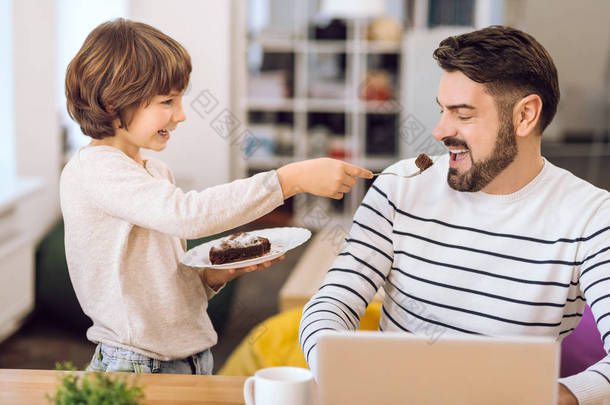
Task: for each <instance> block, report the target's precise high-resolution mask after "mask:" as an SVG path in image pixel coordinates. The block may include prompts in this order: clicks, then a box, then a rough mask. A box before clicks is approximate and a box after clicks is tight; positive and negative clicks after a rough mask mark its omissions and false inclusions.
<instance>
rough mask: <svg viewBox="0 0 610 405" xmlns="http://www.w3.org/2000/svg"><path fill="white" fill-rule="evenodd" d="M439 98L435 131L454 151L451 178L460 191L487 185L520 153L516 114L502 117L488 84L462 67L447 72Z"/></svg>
mask: <svg viewBox="0 0 610 405" xmlns="http://www.w3.org/2000/svg"><path fill="white" fill-rule="evenodd" d="M437 102H438V104H439V106H440V107H441V119H440V121H439V122H438V124H437V126H436V128H435V129H434V132H433V135H434V138H436V139H437V140H438V141H441V142H444V143H445V146H447V148H448V149H449V152H450V157H449V173H448V175H447V182H448V183H449V185H450V186H451V187H452V188H454V189H455V190H458V191H479V190H482V189H484V188H485V186H487V185H488V184H489V183H491V182H492V181H493V180H494V179H495V178H496V176H497V175H498V174H500V172H502V171H503V170H504V169H505V168H506V167H508V165H510V163H511V162H512V161H513V160H514V158H515V156H516V155H517V144H516V136H515V132H514V127H513V125H512V116H509V117H504V118H503V119H501V118H500V114H499V113H498V108H497V106H496V102H495V101H494V98H493V97H492V96H491V95H490V94H488V93H487V92H486V91H485V86H484V85H483V84H481V83H477V82H475V81H473V80H471V79H469V78H468V77H467V76H466V75H464V74H463V73H462V72H460V71H454V72H443V74H442V76H441V80H440V83H439V87H438V96H437Z"/></svg>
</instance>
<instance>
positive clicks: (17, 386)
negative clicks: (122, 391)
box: [0, 369, 246, 405]
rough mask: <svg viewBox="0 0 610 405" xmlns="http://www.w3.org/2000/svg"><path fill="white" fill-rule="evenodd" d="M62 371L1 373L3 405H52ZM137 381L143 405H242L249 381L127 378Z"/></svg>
mask: <svg viewBox="0 0 610 405" xmlns="http://www.w3.org/2000/svg"><path fill="white" fill-rule="evenodd" d="M60 373H62V372H60V371H53V370H9V369H0V404H2V405H38V404H45V405H49V404H50V402H49V401H48V400H47V399H46V397H45V394H50V395H53V394H54V393H55V389H56V387H57V384H58V382H59V375H60ZM111 374H115V375H116V376H125V377H127V378H128V379H132V378H137V381H138V385H140V386H142V387H143V388H144V394H145V396H146V397H145V400H144V402H143V403H144V404H158V405H160V404H167V405H186V404H189V405H227V404H231V405H237V404H239V405H243V404H244V399H243V385H244V381H245V380H246V377H223V376H201V375H176V374H137V375H135V374H126V373H111Z"/></svg>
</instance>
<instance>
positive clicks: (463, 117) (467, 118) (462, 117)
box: [458, 116, 472, 121]
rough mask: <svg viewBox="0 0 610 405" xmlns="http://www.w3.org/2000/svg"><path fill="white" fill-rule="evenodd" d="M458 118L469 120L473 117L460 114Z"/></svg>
mask: <svg viewBox="0 0 610 405" xmlns="http://www.w3.org/2000/svg"><path fill="white" fill-rule="evenodd" d="M458 118H459V119H460V121H468V120H469V119H471V118H472V117H465V116H459V117H458Z"/></svg>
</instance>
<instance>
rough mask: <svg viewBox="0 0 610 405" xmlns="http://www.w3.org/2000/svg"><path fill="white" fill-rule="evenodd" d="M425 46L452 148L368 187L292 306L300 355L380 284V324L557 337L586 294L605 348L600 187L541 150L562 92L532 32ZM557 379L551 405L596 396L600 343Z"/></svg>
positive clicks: (603, 377) (605, 382)
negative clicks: (578, 367)
mask: <svg viewBox="0 0 610 405" xmlns="http://www.w3.org/2000/svg"><path fill="white" fill-rule="evenodd" d="M434 58H435V59H436V60H437V62H438V63H439V65H440V67H441V68H442V69H443V74H442V77H441V80H440V83H439V87H438V93H437V103H438V104H439V106H440V110H441V116H440V121H439V123H438V125H437V127H436V128H435V130H434V137H435V138H436V139H437V140H438V141H441V142H443V143H444V144H445V146H446V147H447V148H448V149H449V154H448V155H445V156H442V157H438V158H436V161H435V163H434V165H433V166H432V167H431V168H429V169H428V170H426V171H425V172H423V173H422V174H421V175H419V176H416V177H414V178H412V179H402V178H399V177H395V176H382V177H380V178H378V179H377V181H376V182H375V183H374V184H373V186H372V187H371V189H370V190H369V191H368V193H367V195H366V196H365V198H364V200H363V202H362V204H361V206H360V207H359V209H358V210H357V212H356V214H355V216H354V221H353V225H352V228H351V230H350V234H349V236H348V237H347V238H346V243H345V245H344V246H343V249H342V251H341V253H340V254H339V255H338V256H337V258H336V260H335V261H334V263H333V265H332V268H331V269H330V270H329V271H328V274H327V275H326V277H325V279H324V282H323V284H322V286H321V288H320V290H319V291H318V293H317V294H316V295H315V296H314V297H313V298H312V299H311V301H310V302H309V303H308V304H307V305H306V307H305V308H304V310H303V317H302V320H301V326H300V331H299V342H300V344H301V348H302V350H303V353H304V355H305V358H306V360H307V361H308V363H309V365H310V367H311V368H312V370H314V372H316V371H317V370H316V362H315V352H316V341H317V339H318V337H319V335H320V332H321V331H323V330H341V329H355V328H356V327H357V325H358V322H359V318H360V316H362V314H363V313H364V310H365V308H366V306H367V305H368V304H369V303H370V302H371V300H372V299H373V297H374V295H375V293H376V291H377V289H379V288H381V287H383V289H384V291H385V298H384V302H383V307H382V310H381V319H380V325H379V329H380V330H382V331H388V330H392V331H406V332H411V333H415V334H422V333H423V331H424V330H425V331H429V330H430V327H432V328H442V330H443V333H453V334H476V335H479V334H480V335H487V336H500V335H504V336H506V335H535V336H552V337H555V338H557V339H559V340H560V339H563V338H564V337H565V336H567V335H568V334H569V333H570V332H571V331H572V330H573V329H574V328H575V327H576V325H578V322H579V320H580V317H581V316H582V312H583V309H584V306H585V301H586V302H587V303H588V304H589V306H590V307H591V310H592V312H593V314H594V316H595V319H596V322H597V325H598V328H599V330H600V332H601V335H602V340H603V341H604V345H605V346H604V347H605V351H606V352H608V351H610V316H608V315H610V294H608V292H609V291H610V193H608V192H607V191H605V190H601V189H598V188H596V187H594V186H592V185H591V184H589V183H587V182H585V181H583V180H581V179H579V178H577V177H575V176H574V175H572V174H571V173H569V172H567V171H565V170H563V169H560V168H558V167H556V166H554V165H552V164H551V163H550V162H548V161H547V160H546V159H544V157H542V155H541V152H540V143H541V135H542V133H543V131H544V129H545V128H546V127H547V126H548V124H549V123H550V122H551V120H552V119H553V116H554V115H555V112H556V109H557V103H558V101H559V86H558V80H557V71H556V69H555V66H554V64H553V61H552V59H551V57H550V56H549V54H548V53H547V52H546V50H545V49H544V48H543V47H542V46H541V45H540V44H539V43H538V42H537V41H536V40H535V39H534V38H533V37H531V36H530V35H528V34H525V33H523V32H521V31H518V30H515V29H512V28H508V27H499V26H494V27H488V28H485V29H482V30H479V31H475V32H471V33H468V34H464V35H460V36H457V37H450V38H447V39H445V40H443V41H442V42H441V43H440V46H439V48H438V49H436V50H435V51H434ZM413 168H414V165H413V161H401V162H398V163H396V164H394V165H393V166H391V167H389V168H388V169H387V171H388V172H395V173H404V174H406V173H409V172H412V171H413ZM559 383H560V385H559V394H560V395H559V398H560V399H559V403H560V404H581V405H582V404H599V405H601V404H603V403H604V398H606V399H607V398H610V355H609V356H607V357H605V358H604V359H603V360H601V361H600V362H598V363H597V364H595V365H593V366H591V367H590V368H589V369H587V370H586V371H584V372H582V373H579V374H577V375H574V376H571V377H568V378H564V379H561V380H560V381H559Z"/></svg>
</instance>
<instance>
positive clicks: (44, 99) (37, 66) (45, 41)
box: [12, 0, 61, 240]
mask: <svg viewBox="0 0 610 405" xmlns="http://www.w3.org/2000/svg"><path fill="white" fill-rule="evenodd" d="M12 15H13V77H14V81H13V89H14V111H15V145H16V150H17V164H16V166H17V175H18V176H33V177H41V178H42V179H43V180H44V188H43V189H42V190H41V191H39V192H37V193H36V194H34V195H32V196H31V197H30V198H28V199H27V200H25V201H24V202H23V203H22V205H20V207H19V211H20V222H21V223H20V225H21V227H22V228H23V229H25V230H27V232H28V236H29V237H30V238H31V239H33V240H36V239H38V238H40V237H41V236H42V235H44V234H45V233H46V232H47V230H48V228H49V227H50V226H51V225H52V224H53V223H55V221H56V220H57V219H58V217H59V191H58V187H59V177H58V176H59V171H60V165H61V139H60V131H59V120H58V111H57V107H56V103H55V94H56V93H55V84H56V81H55V77H56V76H55V66H56V64H55V60H56V42H55V19H54V16H55V1H54V0H47V1H36V0H19V1H16V0H15V1H13V14H12Z"/></svg>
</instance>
